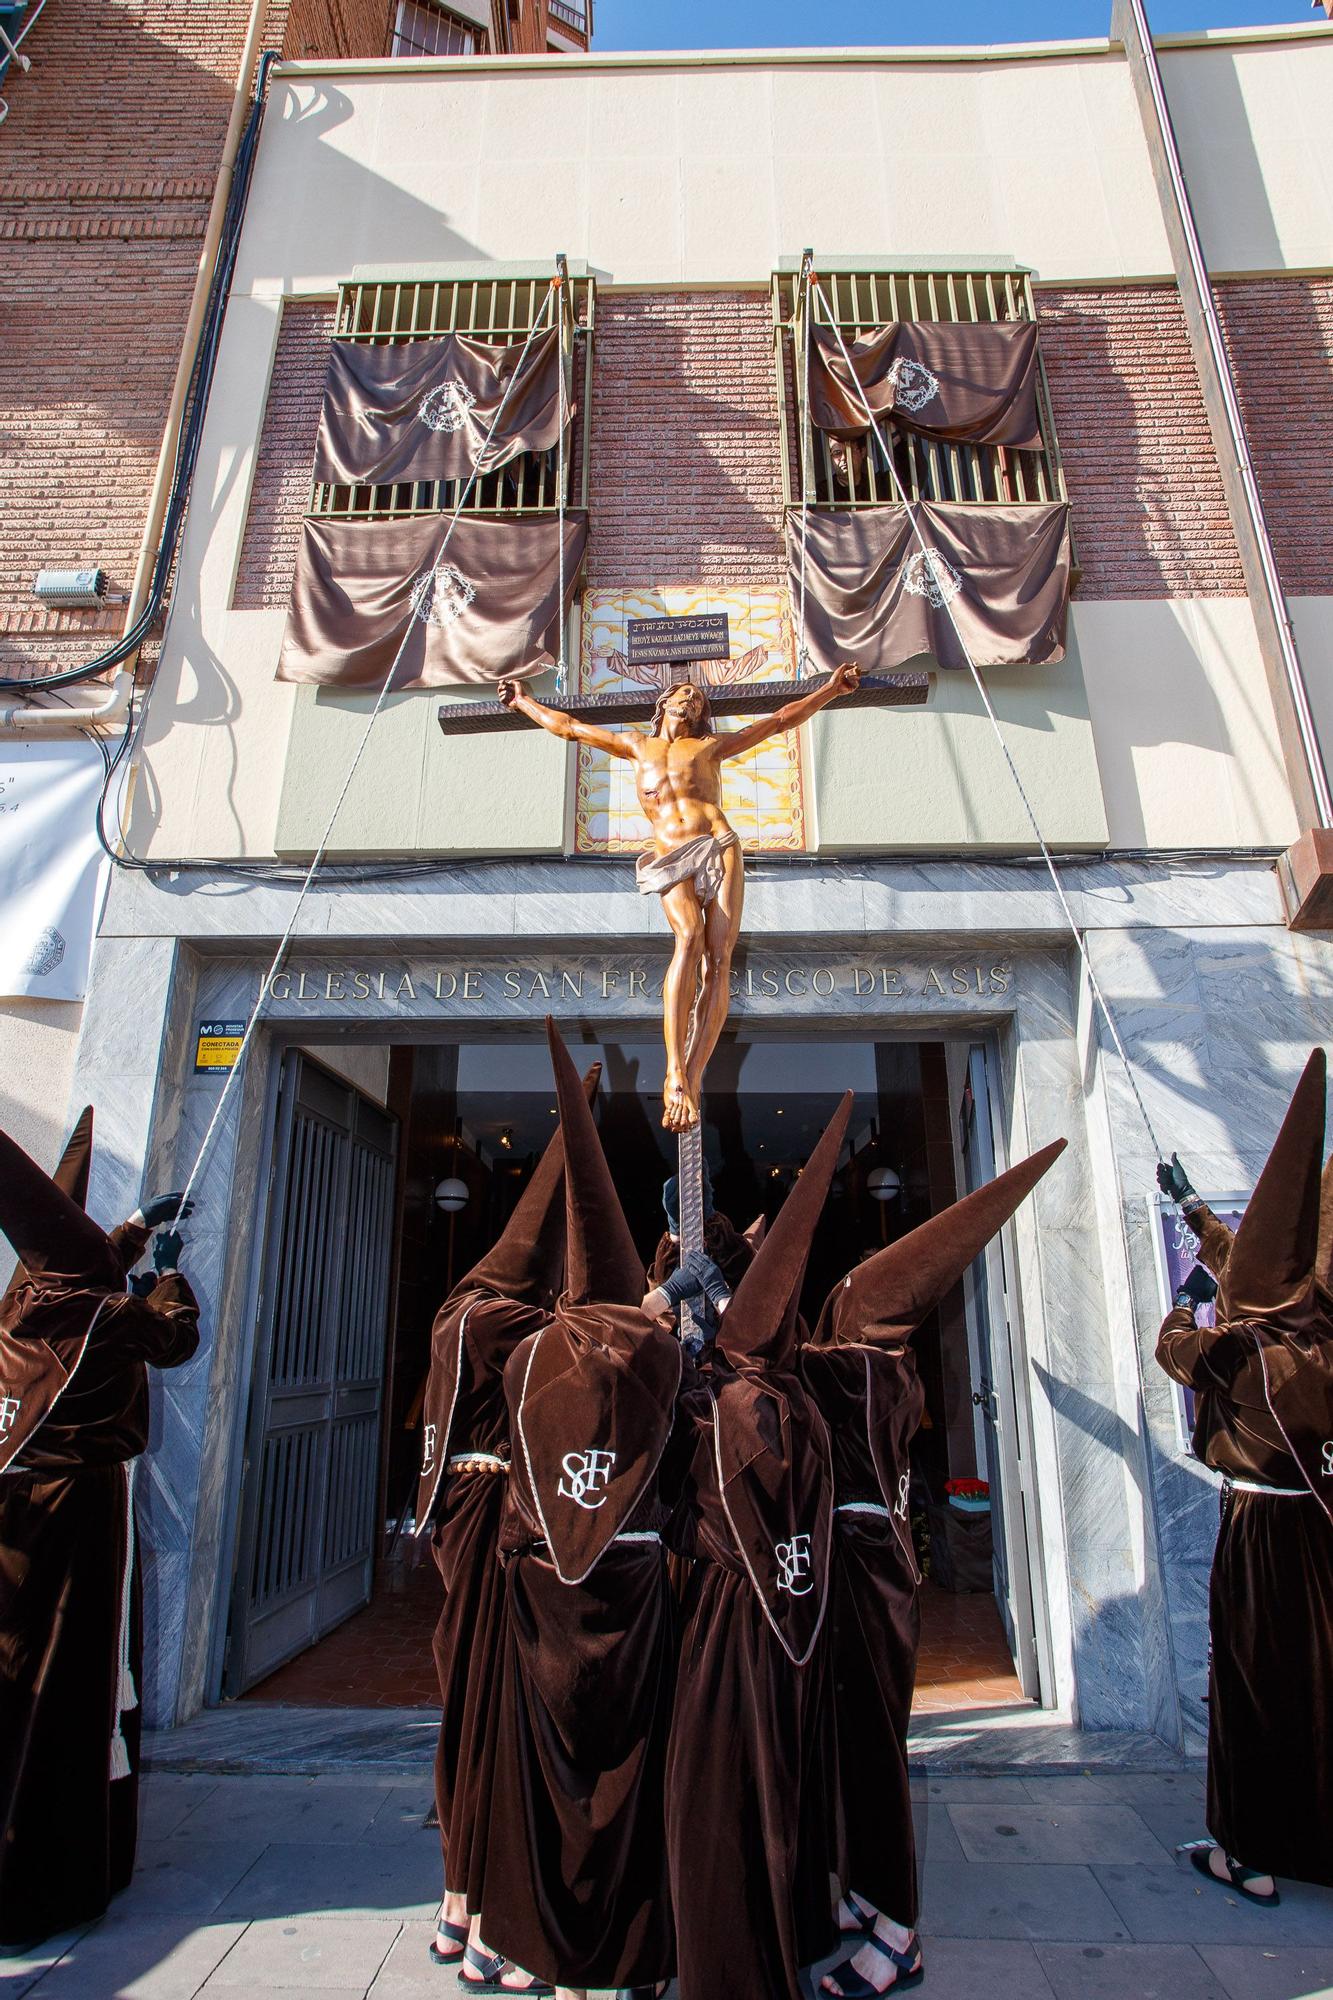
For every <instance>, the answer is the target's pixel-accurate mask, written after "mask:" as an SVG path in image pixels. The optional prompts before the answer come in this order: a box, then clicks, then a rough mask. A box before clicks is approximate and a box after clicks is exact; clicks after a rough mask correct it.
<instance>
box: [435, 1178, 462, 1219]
mask: <svg viewBox="0 0 1333 2000" xmlns="http://www.w3.org/2000/svg"><path fill="white" fill-rule="evenodd" d="M467 1202H468V1190H467V1182H466V1181H460V1180H459V1179H458V1178H457V1176H456V1175H453V1174H451V1175H450V1176H449V1178H448V1180H443V1181H441V1182H440V1183H439V1184H438V1186H437V1187H436V1189H435V1205H436V1207H437V1208H442V1209H443V1210H444V1212H445V1214H446V1215H457V1213H458V1211H459V1209H460V1208H466V1207H467Z"/></svg>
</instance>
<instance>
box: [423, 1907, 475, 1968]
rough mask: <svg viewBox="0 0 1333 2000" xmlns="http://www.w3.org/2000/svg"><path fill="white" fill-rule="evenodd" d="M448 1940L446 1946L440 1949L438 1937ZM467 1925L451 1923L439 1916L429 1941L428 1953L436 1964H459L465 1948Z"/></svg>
mask: <svg viewBox="0 0 1333 2000" xmlns="http://www.w3.org/2000/svg"><path fill="white" fill-rule="evenodd" d="M442 1937H446V1938H448V1940H449V1944H448V1948H447V1949H446V1950H444V1951H441V1950H440V1946H439V1939H440V1938H442ZM467 1939H468V1927H467V1925H466V1924H451V1923H450V1922H449V1921H448V1919H447V1918H445V1917H441V1918H440V1921H439V1922H438V1923H437V1924H436V1926H435V1936H434V1937H433V1938H432V1939H431V1941H430V1955H431V1959H432V1962H433V1963H434V1964H436V1965H460V1964H461V1963H462V1960H463V1954H464V1953H465V1952H466V1950H467Z"/></svg>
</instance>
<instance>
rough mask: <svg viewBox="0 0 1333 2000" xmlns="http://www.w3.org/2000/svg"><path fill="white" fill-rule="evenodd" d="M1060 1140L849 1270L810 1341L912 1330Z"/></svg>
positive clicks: (888, 1339)
mask: <svg viewBox="0 0 1333 2000" xmlns="http://www.w3.org/2000/svg"><path fill="white" fill-rule="evenodd" d="M1066 1144H1067V1141H1066V1140H1064V1139H1056V1140H1054V1141H1053V1142H1052V1143H1051V1144H1050V1145H1049V1146H1043V1147H1042V1148H1041V1149H1040V1151H1039V1152H1036V1153H1033V1154H1031V1155H1030V1156H1029V1157H1028V1158H1027V1159H1026V1160H1020V1161H1019V1163H1018V1165H1017V1166H1014V1167H1010V1168H1009V1169H1008V1170H1007V1172H1005V1173H1002V1174H997V1175H996V1176H995V1179H994V1180H992V1181H987V1182H986V1184H985V1186H984V1187H979V1188H977V1189H976V1190H975V1191H974V1192H973V1193H972V1194H968V1195H964V1196H963V1198H962V1200H961V1201H955V1202H952V1203H951V1204H950V1205H949V1207H948V1208H945V1209H941V1211H940V1213H939V1214H938V1215H932V1216H931V1217H930V1218H929V1220H928V1221H926V1222H923V1223H921V1224H920V1225H919V1226H918V1227H917V1228H916V1229H912V1230H909V1231H908V1233H907V1235H906V1236H900V1237H899V1238H898V1240H897V1242H896V1243H890V1244H889V1245H888V1246H887V1247H886V1248H885V1249H883V1250H878V1251H876V1253H875V1255H874V1256H873V1257H868V1258H867V1259H866V1261H865V1263H864V1264H858V1265H857V1266H856V1267H855V1269H853V1270H851V1271H849V1272H848V1273H847V1276H846V1277H845V1278H844V1279H843V1281H842V1283H841V1284H840V1285H838V1286H836V1287H835V1288H834V1290H833V1291H832V1292H830V1293H829V1296H828V1299H827V1300H826V1302H825V1305H824V1310H823V1312H822V1313H821V1314H820V1317H819V1326H818V1328H817V1329H816V1333H815V1339H816V1341H817V1342H822V1341H842V1340H853V1341H862V1340H865V1341H873V1342H875V1343H877V1344H883V1343H894V1342H899V1341H903V1340H906V1339H907V1338H908V1336H909V1335H910V1334H913V1333H915V1332H916V1329H917V1328H918V1327H919V1326H920V1324H921V1322H922V1320H923V1319H924V1318H925V1316H926V1314H927V1313H928V1312H930V1311H932V1309H933V1308H934V1307H935V1306H937V1305H938V1304H939V1302H940V1300H941V1299H942V1298H944V1297H945V1295H946V1294H947V1293H948V1292H950V1291H951V1290H952V1289H953V1287H954V1286H955V1285H956V1284H957V1283H958V1281H959V1279H960V1278H961V1277H962V1275H963V1273H964V1272H965V1271H966V1270H967V1268H968V1266H969V1264H971V1263H972V1261H973V1260H974V1258H976V1257H978V1256H980V1254H981V1252H982V1251H983V1250H984V1249H985V1247H986V1245H987V1243H989V1242H990V1239H991V1237H992V1236H994V1235H995V1233H996V1231H997V1230H998V1229H1000V1228H1002V1227H1003V1225H1004V1224H1005V1223H1006V1222H1007V1221H1008V1220H1009V1218H1010V1216H1011V1215H1012V1214H1013V1213H1014V1211H1015V1209H1016V1208H1017V1207H1018V1206H1019V1204H1020V1202H1022V1201H1024V1200H1025V1199H1026V1197H1027V1196H1028V1195H1029V1194H1030V1193H1031V1192H1032V1190H1033V1188H1034V1187H1035V1186H1036V1185H1037V1182H1038V1181H1039V1180H1040V1179H1041V1177H1042V1175H1043V1174H1045V1173H1048V1172H1049V1171H1050V1169H1051V1168H1052V1167H1053V1166H1054V1165H1055V1162H1056V1161H1057V1160H1058V1159H1059V1157H1060V1155H1061V1153H1063V1151H1064V1149H1065V1146H1066Z"/></svg>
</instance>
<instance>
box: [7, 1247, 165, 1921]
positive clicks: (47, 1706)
mask: <svg viewBox="0 0 1333 2000" xmlns="http://www.w3.org/2000/svg"><path fill="white" fill-rule="evenodd" d="M25 1289H27V1290H28V1299H29V1307H30V1318H33V1319H35V1318H36V1317H37V1315H38V1308H39V1306H40V1307H41V1309H42V1310H43V1311H44V1312H45V1313H46V1315H47V1319H48V1324H49V1322H50V1317H51V1315H52V1313H55V1312H58V1311H59V1310H60V1307H59V1305H58V1304H57V1305H53V1304H52V1301H51V1300H50V1299H48V1300H46V1301H45V1302H42V1301H41V1300H40V1299H38V1300H36V1302H34V1300H33V1293H34V1292H36V1291H37V1290H38V1289H39V1288H38V1287H36V1286H34V1287H32V1288H30V1289H29V1288H25ZM83 1304H86V1297H85V1298H84V1300H83V1302H82V1304H81V1305H80V1310H82V1309H83ZM24 1337H25V1322H24V1321H23V1320H22V1319H20V1323H19V1325H18V1327H17V1329H15V1330H14V1331H12V1332H11V1333H10V1334H9V1335H8V1336H7V1338H8V1339H9V1340H10V1341H12V1342H13V1344H14V1346H18V1345H20V1344H21V1342H22V1340H23V1338H24ZM198 1338H199V1335H198V1308H197V1306H196V1303H195V1300H194V1296H193V1294H192V1292H191V1291H190V1288H189V1285H188V1284H187V1283H186V1281H185V1279H184V1278H182V1277H180V1276H179V1275H173V1276H171V1277H167V1278H164V1279H162V1280H161V1281H160V1282H159V1283H158V1285H157V1286H156V1288H155V1289H154V1291H153V1293H152V1294H151V1295H150V1297H149V1298H147V1299H135V1298H131V1297H129V1296H128V1295H123V1294H122V1295H119V1296H117V1297H115V1298H114V1299H113V1300H111V1301H110V1304H109V1307H108V1309H107V1310H106V1311H104V1312H103V1313H102V1314H100V1315H99V1317H98V1319H97V1323H96V1325H95V1327H94V1328H93V1331H92V1334H91V1337H90V1338H89V1340H88V1343H87V1348H86V1351H85V1354H84V1357H83V1360H82V1363H81V1365H80V1367H79V1369H78V1371H77V1374H76V1376H75V1377H74V1378H73V1380H72V1381H71V1382H70V1383H69V1384H68V1386H67V1387H66V1389H65V1391H64V1393H63V1394H62V1395H61V1396H60V1398H59V1400H58V1402H55V1403H54V1404H53V1405H52V1406H51V1407H49V1408H48V1410H47V1413H46V1416H45V1420H44V1421H43V1422H42V1423H41V1425H40V1427H39V1428H38V1429H37V1430H36V1431H35V1432H32V1433H30V1434H29V1435H28V1436H27V1437H26V1439H25V1442H24V1446H23V1451H22V1457H21V1462H20V1467H19V1468H16V1467H15V1466H13V1465H11V1468H10V1471H9V1473H8V1475H6V1476H5V1477H4V1478H3V1479H0V1828H2V1829H3V1831H2V1833H0V1940H3V1941H6V1942H15V1941H18V1940H21V1939H24V1938H29V1937H32V1936H34V1935H35V1934H37V1933H39V1932H40V1933H42V1934H46V1933H49V1932H51V1931H54V1930H59V1929H62V1928H64V1927H65V1926H67V1925H70V1924H73V1923H76V1922H82V1921H86V1920H88V1919H91V1918H93V1917H96V1916H98V1915H99V1914H100V1913H101V1911H102V1910H103V1909H105V1907H106V1902H107V1899H108V1897H109V1896H110V1895H112V1894H113V1893H114V1892H115V1891H116V1890H117V1889H119V1888H122V1887H123V1886H124V1885H125V1883H126V1882H128V1880H129V1877H130V1873H131V1871H132V1869H133V1866H134V1841H135V1828H136V1796H137V1787H138V1775H137V1771H138V1711H137V1710H133V1711H128V1712H126V1713H125V1714H124V1715H123V1717H122V1722H121V1728H122V1734H123V1735H124V1737H125V1740H126V1745H127V1748H128V1750H129V1755H130V1764H131V1775H130V1776H129V1777H126V1778H121V1779H118V1780H115V1781H114V1782H113V1781H112V1779H111V1775H110V1761H109V1760H110V1744H111V1736H112V1731H113V1729H114V1726H115V1722H116V1706H117V1686H118V1666H119V1661H118V1653H119V1636H120V1606H121V1584H122V1577H123V1572H124V1561H125V1553H126V1550H125V1520H126V1513H125V1480H126V1473H125V1470H124V1467H125V1462H126V1461H127V1460H129V1459H131V1458H134V1457H137V1456H138V1454H139V1453H140V1452H142V1451H143V1450H144V1448H145V1446H146V1444H147V1440H148V1416H149V1407H148V1377H147V1368H148V1366H149V1365H150V1364H151V1365H152V1366H154V1367H159V1368H173V1367H178V1366H180V1365H181V1364H182V1363H183V1362H186V1361H188V1360H189V1359H190V1358H191V1356H192V1355H193V1354H194V1352H195V1349H196V1347H197V1345H198ZM137 1591H138V1585H137V1582H136V1584H135V1593H136V1605H137ZM141 1663H142V1639H141V1636H140V1627H139V1624H138V1616H137V1609H136V1613H135V1618H134V1619H133V1620H132V1624H131V1671H132V1672H133V1674H134V1676H135V1685H136V1689H137V1688H138V1687H139V1686H140V1667H141Z"/></svg>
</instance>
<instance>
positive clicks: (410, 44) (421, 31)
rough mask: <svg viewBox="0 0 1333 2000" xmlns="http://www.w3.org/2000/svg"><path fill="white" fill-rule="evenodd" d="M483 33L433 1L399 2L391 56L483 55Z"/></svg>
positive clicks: (410, 0) (401, 0) (484, 33)
mask: <svg viewBox="0 0 1333 2000" xmlns="http://www.w3.org/2000/svg"><path fill="white" fill-rule="evenodd" d="M485 53H486V32H485V30H484V29H483V28H478V27H477V26H476V25H475V24H474V23H473V22H472V21H464V20H460V19H459V17H458V15H457V14H451V13H450V12H449V11H448V9H447V8H445V7H437V6H436V5H435V4H434V0H398V15H397V19H396V20H395V22H394V29H393V44H392V46H391V48H390V50H389V54H390V55H391V56H474V55H485Z"/></svg>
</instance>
